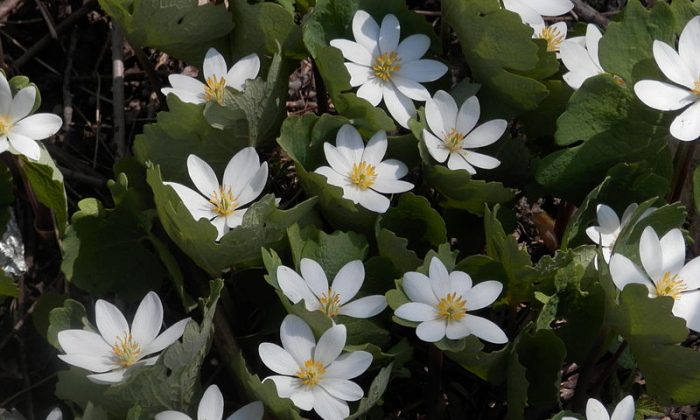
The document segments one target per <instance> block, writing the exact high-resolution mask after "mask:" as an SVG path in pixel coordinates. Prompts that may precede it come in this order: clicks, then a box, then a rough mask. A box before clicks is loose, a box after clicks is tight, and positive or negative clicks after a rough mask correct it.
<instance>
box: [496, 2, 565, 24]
mask: <svg viewBox="0 0 700 420" xmlns="http://www.w3.org/2000/svg"><path fill="white" fill-rule="evenodd" d="M503 6H504V7H505V8H506V9H507V10H510V11H511V12H515V13H517V14H518V15H520V19H521V20H522V21H523V23H525V24H527V25H530V26H535V25H539V24H544V20H543V19H542V16H561V15H563V14H566V13H569V12H570V11H571V9H573V8H574V4H573V3H572V2H570V1H569V0H503Z"/></svg>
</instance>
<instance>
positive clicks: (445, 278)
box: [428, 257, 450, 298]
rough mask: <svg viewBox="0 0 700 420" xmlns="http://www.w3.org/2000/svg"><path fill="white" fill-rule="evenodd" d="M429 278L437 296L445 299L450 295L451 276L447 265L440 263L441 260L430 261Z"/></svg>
mask: <svg viewBox="0 0 700 420" xmlns="http://www.w3.org/2000/svg"><path fill="white" fill-rule="evenodd" d="M428 276H429V277H430V286H431V287H432V288H433V293H435V296H437V297H438V298H443V297H445V296H447V294H448V293H450V274H449V273H448V272H447V267H445V264H443V263H442V261H440V258H438V257H433V258H432V259H431V260H430V267H429V268H428Z"/></svg>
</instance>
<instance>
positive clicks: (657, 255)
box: [639, 226, 664, 283]
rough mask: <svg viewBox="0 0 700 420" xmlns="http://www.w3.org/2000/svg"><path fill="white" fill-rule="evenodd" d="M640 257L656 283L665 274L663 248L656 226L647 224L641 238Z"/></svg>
mask: <svg viewBox="0 0 700 420" xmlns="http://www.w3.org/2000/svg"><path fill="white" fill-rule="evenodd" d="M639 259H640V260H641V261H642V266H644V270H645V271H646V272H647V274H648V275H649V277H650V278H651V279H652V281H654V283H656V281H657V280H658V279H660V278H661V276H663V274H664V272H663V268H664V267H663V250H662V249H661V242H660V241H659V237H658V236H657V235H656V232H654V228H652V227H651V226H647V227H646V228H645V229H644V231H643V232H642V237H641V238H640V239H639Z"/></svg>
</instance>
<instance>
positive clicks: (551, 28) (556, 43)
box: [531, 21, 568, 58]
mask: <svg viewBox="0 0 700 420" xmlns="http://www.w3.org/2000/svg"><path fill="white" fill-rule="evenodd" d="M531 26H532V29H534V33H533V34H532V37H533V38H535V39H544V40H545V41H547V51H549V52H555V53H557V58H559V57H560V54H559V48H560V47H561V44H562V43H563V42H564V41H565V40H566V34H567V31H568V28H567V26H566V22H556V23H553V24H551V25H545V24H544V21H543V22H542V23H541V24H536V25H531Z"/></svg>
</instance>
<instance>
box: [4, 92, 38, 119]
mask: <svg viewBox="0 0 700 420" xmlns="http://www.w3.org/2000/svg"><path fill="white" fill-rule="evenodd" d="M35 100H36V88H35V87H34V86H27V87H25V88H23V89H22V90H20V91H19V92H17V95H15V97H14V98H13V99H12V104H11V105H10V120H11V121H12V122H13V123H16V122H17V121H19V120H21V119H22V118H24V117H26V116H27V115H29V113H30V112H32V108H34V101H35Z"/></svg>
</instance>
